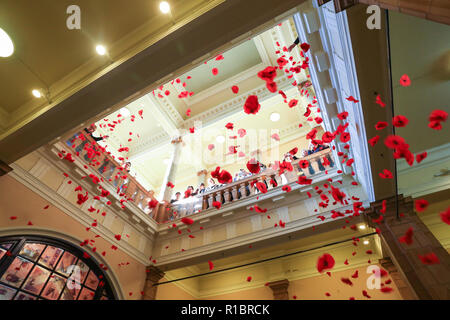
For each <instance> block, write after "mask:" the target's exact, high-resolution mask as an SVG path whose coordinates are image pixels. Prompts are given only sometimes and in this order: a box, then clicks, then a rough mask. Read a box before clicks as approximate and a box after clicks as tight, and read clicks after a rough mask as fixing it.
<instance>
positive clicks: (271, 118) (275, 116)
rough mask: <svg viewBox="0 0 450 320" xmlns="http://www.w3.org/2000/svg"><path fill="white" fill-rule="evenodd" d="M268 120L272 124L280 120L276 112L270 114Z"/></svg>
mask: <svg viewBox="0 0 450 320" xmlns="http://www.w3.org/2000/svg"><path fill="white" fill-rule="evenodd" d="M270 120H272V121H273V122H277V121H278V120H280V114H279V113H277V112H273V113H271V114H270Z"/></svg>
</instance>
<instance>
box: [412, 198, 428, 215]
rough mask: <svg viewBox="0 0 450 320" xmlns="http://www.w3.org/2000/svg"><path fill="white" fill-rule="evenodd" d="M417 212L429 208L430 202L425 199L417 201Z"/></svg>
mask: <svg viewBox="0 0 450 320" xmlns="http://www.w3.org/2000/svg"><path fill="white" fill-rule="evenodd" d="M414 205H415V207H416V211H417V212H422V211H424V210H425V209H426V208H427V207H428V201H427V200H425V199H417V200H416V201H414Z"/></svg>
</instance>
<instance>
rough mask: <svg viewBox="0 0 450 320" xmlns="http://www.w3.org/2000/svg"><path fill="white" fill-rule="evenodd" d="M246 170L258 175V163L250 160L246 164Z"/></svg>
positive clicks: (259, 168)
mask: <svg viewBox="0 0 450 320" xmlns="http://www.w3.org/2000/svg"><path fill="white" fill-rule="evenodd" d="M247 169H248V171H250V172H251V173H254V174H258V173H259V171H260V170H261V167H260V166H259V161H256V160H255V159H251V160H249V161H248V162H247Z"/></svg>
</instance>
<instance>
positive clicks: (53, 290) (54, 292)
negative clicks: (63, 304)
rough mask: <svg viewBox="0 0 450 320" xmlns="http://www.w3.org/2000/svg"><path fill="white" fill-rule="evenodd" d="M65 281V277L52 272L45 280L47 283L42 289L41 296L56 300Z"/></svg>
mask: <svg viewBox="0 0 450 320" xmlns="http://www.w3.org/2000/svg"><path fill="white" fill-rule="evenodd" d="M65 282H66V279H64V278H63V277H60V276H57V275H55V274H53V275H52V276H51V277H50V280H49V281H48V282H47V285H46V286H45V289H44V291H42V294H41V296H42V297H44V298H47V299H50V300H57V299H58V297H59V294H60V293H61V291H62V289H63V288H64V283H65Z"/></svg>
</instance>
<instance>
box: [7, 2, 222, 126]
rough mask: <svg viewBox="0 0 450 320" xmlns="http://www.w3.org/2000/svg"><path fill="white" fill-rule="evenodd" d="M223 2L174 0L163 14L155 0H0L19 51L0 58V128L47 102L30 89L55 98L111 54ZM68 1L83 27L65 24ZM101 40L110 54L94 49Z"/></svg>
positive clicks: (103, 64) (117, 54)
mask: <svg viewBox="0 0 450 320" xmlns="http://www.w3.org/2000/svg"><path fill="white" fill-rule="evenodd" d="M220 2H222V1H221V0H219V1H210V0H171V1H170V4H171V9H172V16H170V15H164V14H163V13H161V11H160V10H159V1H157V0H133V5H130V2H129V1H126V0H96V1H89V0H76V1H72V0H70V1H69V0H59V1H54V0H42V1H27V0H3V1H1V2H0V28H2V29H4V30H5V31H6V32H7V33H8V34H9V36H10V37H11V38H12V40H13V42H14V46H15V52H14V54H13V55H12V56H10V57H8V58H0V82H1V83H2V86H1V87H0V118H3V119H0V120H3V121H0V130H2V129H3V130H6V129H8V128H10V127H11V126H13V125H14V124H16V123H17V122H19V121H21V120H23V119H24V118H25V117H26V116H27V115H28V116H29V115H30V113H33V112H36V110H37V109H39V108H42V107H43V106H45V105H47V101H46V99H44V98H41V99H36V98H34V97H33V96H32V94H31V91H32V89H39V90H41V89H42V90H43V91H44V92H46V91H47V89H48V90H49V91H50V98H51V99H50V100H55V99H57V98H58V97H59V96H60V95H61V94H64V93H65V92H66V91H70V90H73V89H74V87H76V86H79V85H80V82H83V81H85V80H86V78H87V77H89V76H92V75H93V74H96V73H98V72H99V71H101V70H102V69H105V68H106V67H107V66H108V65H109V64H110V61H109V59H112V61H119V60H121V59H124V58H125V56H126V55H127V54H129V53H130V52H131V51H133V48H135V47H136V46H139V45H141V46H142V44H143V43H144V42H145V40H146V39H148V38H149V37H151V36H152V35H155V34H157V33H159V32H161V31H165V30H167V29H168V28H169V27H170V26H172V25H174V24H175V22H178V21H180V20H182V19H185V18H186V17H188V16H192V15H193V13H194V12H196V11H199V10H200V8H202V7H205V8H204V9H205V10H207V8H206V7H211V6H212V5H214V4H217V3H220ZM70 5H78V6H79V7H80V11H81V29H79V30H77V29H75V30H69V29H68V28H67V26H66V20H67V18H68V17H69V14H67V13H66V10H67V8H68V7H69V6H70ZM125 12H126V14H124V13H125ZM97 44H103V45H104V46H106V47H107V48H108V52H109V58H108V56H99V55H98V54H97V53H96V51H95V46H96V45H97ZM130 50H131V51H130ZM11 75H14V76H13V77H11ZM7 120H8V121H7ZM0 134H1V131H0Z"/></svg>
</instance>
